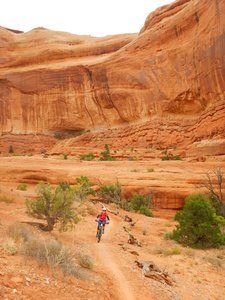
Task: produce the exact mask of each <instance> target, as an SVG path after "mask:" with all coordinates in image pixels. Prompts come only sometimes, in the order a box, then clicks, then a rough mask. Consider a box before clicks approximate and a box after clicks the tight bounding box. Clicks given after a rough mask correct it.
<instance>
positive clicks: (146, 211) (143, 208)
mask: <svg viewBox="0 0 225 300" xmlns="http://www.w3.org/2000/svg"><path fill="white" fill-rule="evenodd" d="M139 212H140V214H142V215H145V216H147V217H153V216H154V215H153V213H152V212H151V211H150V209H149V208H148V207H147V206H144V205H142V206H141V207H140V209H139Z"/></svg>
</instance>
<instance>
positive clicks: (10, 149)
mask: <svg viewBox="0 0 225 300" xmlns="http://www.w3.org/2000/svg"><path fill="white" fill-rule="evenodd" d="M9 154H14V149H13V146H12V145H10V146H9Z"/></svg>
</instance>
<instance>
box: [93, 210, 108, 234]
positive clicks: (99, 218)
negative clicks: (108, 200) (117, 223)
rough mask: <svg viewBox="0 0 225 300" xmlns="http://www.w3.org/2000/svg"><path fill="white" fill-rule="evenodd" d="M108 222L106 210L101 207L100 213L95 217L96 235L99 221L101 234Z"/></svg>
mask: <svg viewBox="0 0 225 300" xmlns="http://www.w3.org/2000/svg"><path fill="white" fill-rule="evenodd" d="M109 220H110V218H109V216H108V214H107V212H106V208H105V207H103V208H102V212H101V213H100V214H98V215H97V221H98V227H97V234H98V229H99V221H100V222H101V223H102V224H103V230H102V233H104V231H105V224H106V222H107V221H109ZM97 234H96V236H97Z"/></svg>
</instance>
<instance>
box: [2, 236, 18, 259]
mask: <svg viewBox="0 0 225 300" xmlns="http://www.w3.org/2000/svg"><path fill="white" fill-rule="evenodd" d="M2 248H3V249H4V250H5V252H7V253H8V254H10V255H15V254H16V253H17V251H18V249H17V246H16V244H15V242H14V240H13V239H11V238H10V239H7V240H6V241H4V242H3V243H2Z"/></svg>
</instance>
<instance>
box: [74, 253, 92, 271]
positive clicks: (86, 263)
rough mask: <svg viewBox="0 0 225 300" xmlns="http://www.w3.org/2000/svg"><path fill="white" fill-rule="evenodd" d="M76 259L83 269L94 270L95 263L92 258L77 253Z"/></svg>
mask: <svg viewBox="0 0 225 300" xmlns="http://www.w3.org/2000/svg"><path fill="white" fill-rule="evenodd" d="M76 258H77V260H78V263H79V265H80V266H81V267H83V268H86V269H93V267H94V261H93V258H92V257H91V256H89V255H87V254H84V253H77V255H76Z"/></svg>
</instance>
